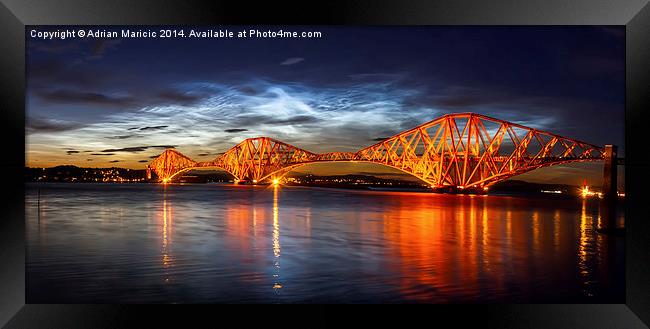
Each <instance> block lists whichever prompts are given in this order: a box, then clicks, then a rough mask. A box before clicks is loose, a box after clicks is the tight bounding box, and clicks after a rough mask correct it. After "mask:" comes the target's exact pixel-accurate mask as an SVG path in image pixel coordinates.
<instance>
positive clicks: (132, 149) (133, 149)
mask: <svg viewBox="0 0 650 329" xmlns="http://www.w3.org/2000/svg"><path fill="white" fill-rule="evenodd" d="M146 149H147V147H146V146H136V147H124V148H119V149H106V150H103V151H100V152H142V151H144V150H146Z"/></svg>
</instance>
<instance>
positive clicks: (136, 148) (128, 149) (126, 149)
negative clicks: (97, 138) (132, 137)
mask: <svg viewBox="0 0 650 329" xmlns="http://www.w3.org/2000/svg"><path fill="white" fill-rule="evenodd" d="M149 148H159V149H173V148H176V145H153V146H132V147H123V148H117V149H106V150H103V151H100V152H102V153H106V152H132V153H133V152H142V151H145V150H147V149H149Z"/></svg>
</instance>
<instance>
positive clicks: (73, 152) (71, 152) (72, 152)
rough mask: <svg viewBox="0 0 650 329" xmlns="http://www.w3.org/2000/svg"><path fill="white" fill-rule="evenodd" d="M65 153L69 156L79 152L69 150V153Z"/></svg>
mask: <svg viewBox="0 0 650 329" xmlns="http://www.w3.org/2000/svg"><path fill="white" fill-rule="evenodd" d="M65 153H67V154H68V155H71V154H76V153H79V151H75V150H70V151H66V152H65Z"/></svg>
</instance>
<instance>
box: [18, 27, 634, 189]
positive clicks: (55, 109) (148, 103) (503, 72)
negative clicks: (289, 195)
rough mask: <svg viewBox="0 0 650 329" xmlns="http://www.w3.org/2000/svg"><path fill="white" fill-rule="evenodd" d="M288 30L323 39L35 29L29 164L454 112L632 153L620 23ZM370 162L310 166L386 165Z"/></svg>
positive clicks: (575, 175) (324, 134)
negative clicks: (72, 33)
mask: <svg viewBox="0 0 650 329" xmlns="http://www.w3.org/2000/svg"><path fill="white" fill-rule="evenodd" d="M221 28H222V29H223V28H228V29H230V30H234V31H237V30H248V28H245V27H221ZM37 29H38V30H39V31H54V30H57V29H62V27H44V28H37ZM217 29H218V28H217ZM283 29H284V30H287V31H298V32H302V31H320V32H321V33H322V36H321V37H320V38H293V39H279V38H227V39H224V38H209V39H200V38H199V39H196V38H189V39H188V38H146V39H130V38H102V39H79V38H68V39H65V40H59V39H53V40H42V39H37V38H30V37H29V34H27V74H28V85H27V127H26V133H27V145H26V147H27V154H26V161H27V165H28V166H30V167H49V166H54V165H61V164H73V165H77V166H83V167H113V166H119V167H126V168H140V169H142V168H144V167H145V165H146V162H149V161H150V160H151V159H152V158H153V157H155V156H157V155H158V154H160V152H161V151H162V150H164V149H165V148H168V147H175V148H177V149H178V150H179V151H180V152H182V153H184V154H186V155H188V156H190V157H192V158H193V159H195V160H198V161H206V160H210V159H212V158H214V157H216V156H217V155H218V154H219V153H221V152H224V151H226V150H227V149H229V148H230V147H232V146H234V145H235V144H237V143H239V142H240V141H241V140H243V139H244V138H248V137H256V136H268V137H273V138H276V139H279V140H282V141H285V142H287V143H290V144H293V145H296V146H298V147H301V148H304V149H307V150H310V151H313V152H326V151H355V150H358V149H360V148H362V147H364V146H368V145H371V144H373V143H375V142H376V141H377V140H379V139H383V138H386V137H390V136H391V135H394V134H396V133H399V132H401V131H403V130H406V129H409V128H412V127H414V126H417V125H419V124H421V123H424V122H427V121H430V120H432V119H434V118H436V117H438V116H440V115H444V114H446V113H452V112H476V113H481V114H485V115H488V116H492V117H495V118H499V119H504V120H508V121H512V122H516V123H520V124H523V125H527V126H530V127H534V128H539V129H543V130H547V131H551V132H553V133H557V134H560V135H564V136H567V137H572V138H576V139H580V140H584V141H586V142H589V143H593V144H599V145H603V144H609V143H611V144H617V145H618V146H619V154H620V156H624V152H625V146H624V145H623V140H624V106H625V102H624V101H625V80H624V79H625V74H624V69H625V67H624V56H625V47H624V46H625V30H624V28H623V27H318V26H311V27H291V28H287V27H283ZM28 30H29V29H28ZM108 30H116V31H119V30H120V28H111V29H108ZM369 166H370V167H367V166H362V165H352V164H347V165H338V167H337V166H334V167H336V168H334V167H330V168H329V169H327V168H326V167H323V166H316V165H315V166H314V167H313V168H312V170H316V171H321V172H327V171H328V170H330V171H332V172H334V171H336V170H339V171H341V172H346V173H354V172H366V171H373V170H374V171H385V169H381V168H378V167H377V165H369ZM319 168H320V169H319ZM332 168H334V169H332ZM305 170H306V169H305ZM351 171H352V172H351ZM337 173H338V172H337ZM601 176H602V165H601V164H583V165H568V166H564V165H563V166H555V167H551V168H546V169H543V170H538V171H534V172H531V173H529V174H526V175H524V176H522V177H523V178H525V179H527V180H531V181H544V182H561V183H571V184H576V183H580V182H582V179H583V178H587V179H590V180H592V181H596V182H598V181H599V180H600V179H601ZM621 182H622V180H621Z"/></svg>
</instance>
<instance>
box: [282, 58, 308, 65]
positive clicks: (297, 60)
mask: <svg viewBox="0 0 650 329" xmlns="http://www.w3.org/2000/svg"><path fill="white" fill-rule="evenodd" d="M304 60H305V59H304V58H302V57H291V58H287V59H285V60H284V61H283V62H282V63H280V65H294V64H298V63H300V62H302V61H304Z"/></svg>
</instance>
